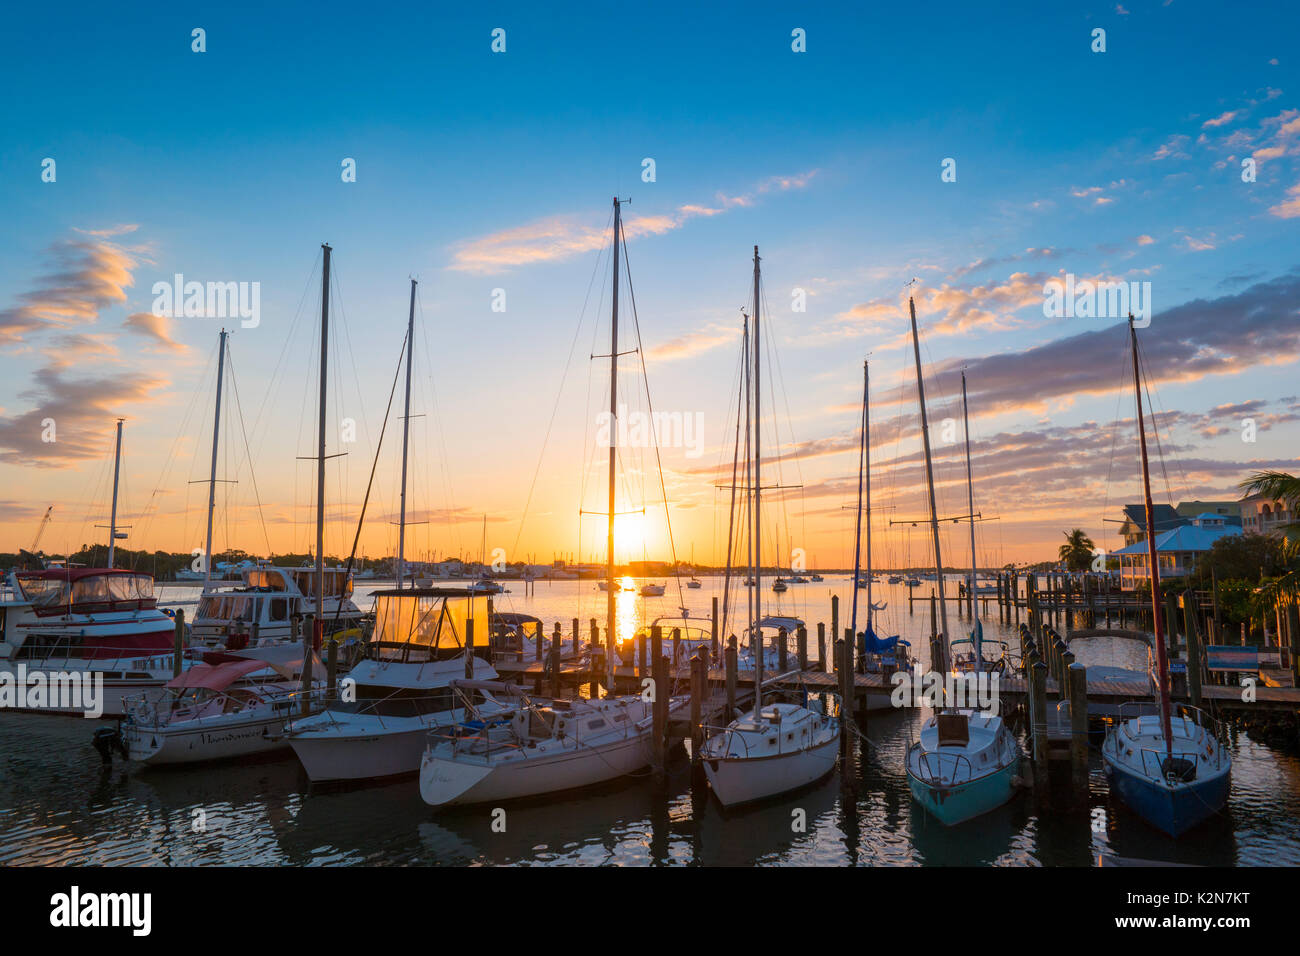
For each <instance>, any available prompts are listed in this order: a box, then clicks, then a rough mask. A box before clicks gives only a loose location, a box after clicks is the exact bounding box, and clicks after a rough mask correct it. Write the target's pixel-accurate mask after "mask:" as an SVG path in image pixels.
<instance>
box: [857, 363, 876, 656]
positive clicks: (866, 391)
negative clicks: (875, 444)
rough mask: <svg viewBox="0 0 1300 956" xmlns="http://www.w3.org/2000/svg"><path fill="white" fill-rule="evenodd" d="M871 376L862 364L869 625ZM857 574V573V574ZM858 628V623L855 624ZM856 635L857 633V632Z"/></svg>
mask: <svg viewBox="0 0 1300 956" xmlns="http://www.w3.org/2000/svg"><path fill="white" fill-rule="evenodd" d="M870 386H871V374H870V372H869V371H868V369H867V363H866V362H863V363H862V477H863V480H864V481H865V483H866V487H867V503H866V517H867V623H868V624H870V623H871V615H872V613H873V612H874V611H875V608H873V607H872V606H871V578H872V577H873V574H872V571H871V395H870ZM855 573H856V572H855ZM857 591H858V582H857V581H856V580H855V581H854V582H853V593H854V594H856V593H857ZM855 626H856V622H855ZM855 633H856V632H855Z"/></svg>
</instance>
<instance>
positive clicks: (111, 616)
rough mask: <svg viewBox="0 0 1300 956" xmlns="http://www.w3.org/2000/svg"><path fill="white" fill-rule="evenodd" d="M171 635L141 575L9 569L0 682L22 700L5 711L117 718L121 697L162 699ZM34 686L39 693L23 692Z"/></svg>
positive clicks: (0, 612) (0, 623) (0, 626)
mask: <svg viewBox="0 0 1300 956" xmlns="http://www.w3.org/2000/svg"><path fill="white" fill-rule="evenodd" d="M175 634H176V624H175V621H173V619H172V618H170V617H168V616H167V615H166V614H165V613H163V612H162V611H161V610H159V609H158V604H157V600H156V599H155V597H154V590H153V578H151V577H150V576H149V575H147V574H141V573H140V572H138V571H128V570H125V569H122V568H67V567H57V568H46V569H44V570H40V571H11V572H10V573H9V576H8V579H7V581H6V584H5V588H4V594H3V597H2V598H0V677H5V678H7V679H8V680H9V681H10V682H12V686H13V687H14V688H15V689H16V690H19V691H22V699H21V700H18V701H14V702H10V703H8V704H7V706H12V707H14V708H15V709H19V710H36V711H41V712H46V713H62V714H76V713H91V714H93V716H100V715H102V716H106V717H120V716H121V715H123V714H124V713H125V712H126V710H125V703H124V701H125V699H126V698H128V697H137V696H139V695H141V694H145V693H147V694H151V695H153V696H155V697H158V696H161V695H162V688H163V684H165V683H166V682H167V681H169V680H170V679H171V678H172V675H173V660H174V655H173V648H174V646H175ZM188 664H189V662H188V661H182V666H188ZM38 686H39V687H40V688H42V689H43V690H42V693H41V694H39V695H36V694H34V693H28V692H26V690H25V689H26V688H35V687H38ZM58 688H67V689H68V691H69V692H70V693H69V694H63V693H56V692H55V691H56V689H58ZM73 690H75V691H76V693H75V694H72V693H71V691H73ZM92 697H93V699H92ZM95 711H98V713H94V712H95Z"/></svg>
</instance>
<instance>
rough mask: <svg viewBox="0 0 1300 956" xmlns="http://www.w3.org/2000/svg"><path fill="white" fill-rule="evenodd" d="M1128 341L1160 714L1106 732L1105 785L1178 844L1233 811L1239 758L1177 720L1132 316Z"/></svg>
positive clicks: (1213, 737)
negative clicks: (1233, 785) (1234, 774)
mask: <svg viewBox="0 0 1300 956" xmlns="http://www.w3.org/2000/svg"><path fill="white" fill-rule="evenodd" d="M1129 341H1130V345H1131V350H1132V354H1133V390H1134V392H1135V394H1136V396H1137V423H1138V447H1139V451H1140V452H1141V459H1142V489H1143V492H1144V494H1145V502H1146V532H1147V556H1148V565H1149V567H1150V568H1151V613H1152V621H1153V622H1154V625H1155V627H1154V628H1153V630H1154V631H1155V658H1156V675H1155V676H1156V685H1157V687H1156V690H1157V692H1158V694H1159V700H1160V712H1159V714H1158V715H1146V716H1143V715H1138V716H1134V717H1132V718H1131V719H1128V720H1120V721H1118V722H1116V723H1115V724H1114V725H1113V726H1112V727H1111V728H1110V729H1109V730H1108V731H1107V733H1106V740H1105V741H1104V743H1103V744H1102V750H1101V757H1102V762H1103V763H1104V765H1105V767H1106V779H1107V781H1108V782H1109V784H1110V787H1111V789H1112V790H1113V791H1114V792H1115V794H1116V795H1117V796H1118V797H1119V798H1120V799H1121V800H1122V801H1124V803H1125V804H1126V805H1127V806H1128V807H1129V808H1130V809H1132V810H1133V811H1134V812H1136V813H1137V814H1138V816H1140V817H1142V818H1143V819H1144V820H1146V821H1147V822H1148V823H1150V824H1151V825H1152V826H1154V827H1156V828H1157V829H1160V830H1163V831H1164V832H1165V833H1167V834H1169V835H1170V836H1173V837H1176V836H1180V835H1181V834H1183V833H1185V832H1187V831H1188V830H1190V829H1191V828H1192V827H1195V826H1196V825H1197V824H1200V823H1202V822H1204V821H1205V820H1207V819H1208V818H1210V817H1211V816H1213V815H1214V814H1216V813H1218V812H1219V811H1221V810H1222V809H1223V808H1224V806H1225V805H1226V804H1227V802H1228V789H1229V778H1230V775H1231V773H1232V757H1231V755H1230V754H1229V753H1228V752H1227V750H1225V749H1224V747H1223V745H1222V743H1221V742H1220V736H1219V730H1218V727H1217V726H1216V725H1215V724H1214V723H1213V722H1212V721H1211V720H1210V719H1209V718H1208V717H1206V716H1205V715H1204V714H1202V713H1201V711H1200V710H1198V709H1197V708H1195V707H1180V708H1179V710H1178V714H1177V715H1176V716H1175V715H1173V714H1172V713H1171V708H1170V702H1169V665H1168V661H1167V655H1166V652H1165V636H1164V607H1163V601H1162V600H1161V594H1160V562H1159V560H1158V554H1157V550H1156V526H1155V517H1154V514H1153V512H1154V507H1153V505H1152V502H1151V474H1150V466H1149V463H1148V460H1147V436H1146V419H1145V415H1144V412H1143V405H1142V378H1141V373H1140V371H1139V365H1138V342H1137V329H1136V328H1135V327H1134V325H1133V316H1131V315H1130V316H1129ZM1122 713H1123V708H1121V715H1122Z"/></svg>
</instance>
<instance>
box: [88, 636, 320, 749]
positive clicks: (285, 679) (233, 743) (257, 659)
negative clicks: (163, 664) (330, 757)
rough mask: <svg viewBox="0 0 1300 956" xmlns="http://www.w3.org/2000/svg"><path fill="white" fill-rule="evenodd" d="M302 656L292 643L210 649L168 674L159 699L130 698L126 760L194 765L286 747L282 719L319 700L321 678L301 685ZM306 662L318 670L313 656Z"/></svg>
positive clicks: (123, 740) (313, 708)
mask: <svg viewBox="0 0 1300 956" xmlns="http://www.w3.org/2000/svg"><path fill="white" fill-rule="evenodd" d="M302 662H303V654H302V650H301V648H296V647H294V646H292V645H280V646H278V647H266V648H258V649H255V650H249V651H245V652H240V653H236V654H214V655H210V661H205V662H204V663H201V664H195V665H194V666H192V667H190V668H188V669H187V670H185V671H182V672H181V674H180V675H178V676H177V677H173V678H172V679H171V680H169V681H168V682H167V684H166V695H165V696H164V697H163V698H162V699H161V700H159V699H156V698H150V697H138V698H133V699H131V700H128V701H127V704H126V710H127V716H126V720H125V721H124V722H123V723H122V726H121V730H120V734H121V738H120V739H121V743H122V746H123V747H124V748H125V750H126V756H127V759H129V760H134V761H138V762H140V763H144V764H150V765H159V764H178V763H199V762H202V761H209V760H223V759H228V758H231V757H246V756H250V755H252V754H261V753H271V752H274V751H276V750H286V749H288V746H289V744H288V742H287V741H286V740H285V738H284V730H285V725H286V724H287V723H288V722H289V721H290V720H292V719H293V718H294V717H296V716H299V715H303V714H305V713H311V712H314V711H318V710H320V707H321V704H322V703H323V701H324V692H325V682H324V681H322V680H317V681H313V687H312V690H311V691H309V692H304V691H303V687H302V677H301V675H302ZM310 667H311V670H310V673H312V674H323V673H324V668H323V667H322V666H321V663H320V661H319V660H316V659H315V655H312V660H311V663H310ZM259 675H262V676H261V679H258V678H259ZM101 733H102V731H101ZM110 733H112V731H110ZM96 745H97V747H98V746H100V744H99V740H98V739H97V741H96ZM101 753H103V751H102V750H101Z"/></svg>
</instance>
